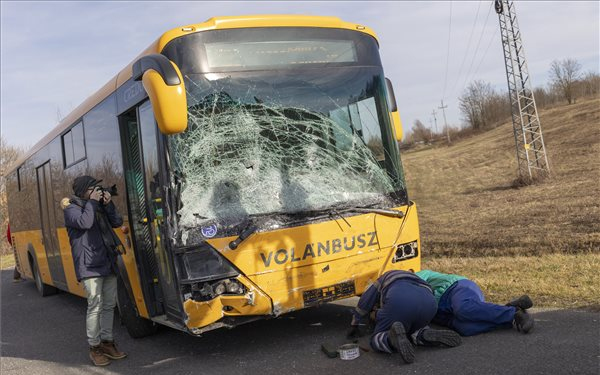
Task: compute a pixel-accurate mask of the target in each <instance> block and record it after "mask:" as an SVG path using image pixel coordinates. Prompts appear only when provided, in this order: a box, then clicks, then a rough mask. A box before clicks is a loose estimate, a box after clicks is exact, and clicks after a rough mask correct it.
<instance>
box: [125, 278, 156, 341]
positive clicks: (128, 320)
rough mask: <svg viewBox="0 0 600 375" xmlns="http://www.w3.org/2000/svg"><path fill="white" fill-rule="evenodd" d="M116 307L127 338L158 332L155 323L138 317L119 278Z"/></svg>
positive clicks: (137, 337) (136, 337)
mask: <svg viewBox="0 0 600 375" xmlns="http://www.w3.org/2000/svg"><path fill="white" fill-rule="evenodd" d="M117 307H118V310H119V315H120V317H121V324H122V325H124V326H125V328H126V329H127V333H129V336H131V337H133V338H134V339H139V338H142V337H146V336H150V335H153V334H155V333H156V331H157V330H158V326H157V325H156V323H154V322H153V321H151V320H149V319H145V318H142V317H141V316H139V315H138V313H137V311H136V309H135V306H134V305H133V301H131V299H130V298H129V296H128V295H127V290H126V289H125V286H124V285H123V282H122V281H121V279H120V278H119V281H118V286H117Z"/></svg>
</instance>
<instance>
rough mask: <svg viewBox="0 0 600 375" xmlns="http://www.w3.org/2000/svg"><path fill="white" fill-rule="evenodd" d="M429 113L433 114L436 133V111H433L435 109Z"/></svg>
mask: <svg viewBox="0 0 600 375" xmlns="http://www.w3.org/2000/svg"><path fill="white" fill-rule="evenodd" d="M431 114H432V115H433V121H435V133H436V134H437V117H435V115H437V112H436V111H435V109H434V110H433V111H431Z"/></svg>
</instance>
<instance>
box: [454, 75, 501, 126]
mask: <svg viewBox="0 0 600 375" xmlns="http://www.w3.org/2000/svg"><path fill="white" fill-rule="evenodd" d="M493 94H494V90H493V89H492V86H491V85H490V84H489V83H486V82H483V81H480V80H476V81H473V82H471V83H469V86H467V88H466V89H465V91H464V92H463V94H462V95H461V96H460V98H458V103H459V104H458V107H459V109H460V112H461V113H462V115H463V118H464V119H465V120H466V121H467V123H468V124H469V126H470V127H471V128H472V129H474V130H479V129H482V128H484V127H485V126H486V121H485V120H486V107H485V104H486V102H487V101H488V100H489V98H490V97H491V96H492V95H493Z"/></svg>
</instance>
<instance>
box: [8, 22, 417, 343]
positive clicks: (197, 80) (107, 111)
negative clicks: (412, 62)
mask: <svg viewBox="0 0 600 375" xmlns="http://www.w3.org/2000/svg"><path fill="white" fill-rule="evenodd" d="M401 137H402V127H401V124H400V118H399V115H398V112H397V107H396V100H395V98H394V94H393V90H392V84H391V82H390V81H389V80H388V79H386V78H385V76H384V72H383V68H382V65H381V60H380V56H379V44H378V40H377V38H376V35H375V33H374V32H373V31H372V30H371V29H370V28H368V27H366V26H363V25H358V24H354V23H348V22H344V21H342V20H340V19H338V18H335V17H317V16H298V15H257V16H239V17H216V18H211V19H209V20H207V21H206V22H204V23H199V24H194V25H189V26H184V27H179V28H176V29H173V30H170V31H168V32H166V33H164V34H163V35H161V36H160V37H159V38H158V39H157V40H156V41H155V42H154V43H153V44H152V45H150V46H149V47H148V48H146V49H145V50H144V51H143V52H142V53H141V54H140V55H139V56H138V57H137V58H136V59H135V60H134V61H133V62H132V63H131V64H129V65H128V66H126V67H125V68H124V69H123V70H121V71H120V72H119V73H118V74H117V75H116V76H115V77H114V78H113V79H111V80H110V81H109V82H108V83H107V84H106V85H105V86H104V87H102V88H101V89H100V90H99V91H98V92H96V93H95V94H93V95H92V96H91V97H89V98H88V99H87V100H85V101H84V102H83V103H82V104H81V105H80V106H79V107H77V108H76V109H75V110H74V111H73V112H72V113H70V114H69V115H68V116H67V117H66V118H65V119H64V120H62V121H61V122H60V123H59V124H58V126H57V127H56V128H55V129H54V130H53V131H52V132H51V133H49V134H48V135H46V136H45V137H44V138H43V139H42V140H41V141H40V142H38V143H37V144H36V145H35V146H34V147H33V148H32V149H31V150H30V151H29V152H28V153H27V154H25V155H24V156H23V157H22V158H21V159H20V160H18V161H17V163H16V164H15V166H14V167H13V168H12V169H11V170H10V172H9V173H8V174H7V176H6V177H7V191H8V208H9V218H10V225H11V230H12V233H13V240H14V241H13V247H14V251H15V253H16V256H17V259H18V263H19V265H20V268H21V271H22V273H23V274H24V276H25V277H27V278H30V279H33V280H34V281H35V283H36V286H37V289H38V290H39V292H40V293H41V294H42V295H44V296H45V295H49V294H52V293H54V292H56V291H57V290H58V289H60V290H63V291H67V292H69V293H73V294H76V295H80V296H84V291H83V288H82V285H81V283H78V282H77V280H76V278H75V271H74V266H73V260H72V256H71V249H70V246H69V240H68V236H67V232H66V229H65V226H64V219H63V213H62V209H61V201H62V200H63V199H64V198H68V197H69V196H70V195H71V194H72V190H71V184H72V182H73V179H74V178H75V177H77V176H79V175H83V174H87V175H91V176H94V177H95V178H97V179H102V180H103V181H104V182H105V183H106V186H107V187H108V186H110V185H112V184H115V185H116V189H117V192H118V195H117V196H115V197H114V198H113V200H114V201H115V204H116V206H117V209H118V210H119V212H121V214H122V215H123V216H124V219H125V224H124V226H123V227H122V228H120V229H117V230H115V232H116V233H117V235H118V236H119V237H120V239H121V241H122V243H123V246H122V249H121V253H122V254H121V255H120V256H119V258H118V259H119V261H118V269H119V270H118V271H119V272H118V273H119V276H120V277H119V292H118V308H119V312H120V314H121V319H122V321H123V323H124V324H125V326H126V327H127V330H128V332H129V333H130V334H131V335H132V336H133V337H141V336H145V335H148V334H151V333H153V332H154V331H155V329H156V327H157V325H158V324H163V325H167V326H170V327H173V328H177V329H180V330H182V331H185V332H188V333H190V334H193V335H199V334H201V333H202V332H205V331H207V330H211V329H215V328H218V327H233V326H235V325H238V324H241V323H245V322H248V321H251V320H254V319H258V318H267V317H274V316H279V315H280V314H284V313H287V312H290V311H294V310H298V309H303V308H306V307H311V306H316V305H319V304H321V303H325V302H329V301H333V300H336V299H341V298H347V297H351V296H356V295H360V294H361V293H362V292H363V291H364V290H365V289H366V287H367V286H368V285H369V284H370V283H372V282H373V281H374V280H375V279H376V278H377V277H378V276H380V275H381V274H382V273H383V272H385V271H387V270H390V269H406V270H414V271H418V270H419V269H420V247H419V245H420V244H419V227H418V220H417V210H416V206H415V204H414V203H413V202H411V201H409V199H408V196H407V192H406V185H405V181H404V174H403V171H402V164H401V160H400V155H399V150H398V142H397V141H399V140H400V139H401Z"/></svg>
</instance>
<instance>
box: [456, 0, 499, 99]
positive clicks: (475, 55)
mask: <svg viewBox="0 0 600 375" xmlns="http://www.w3.org/2000/svg"><path fill="white" fill-rule="evenodd" d="M492 7H493V3H492V2H490V8H489V9H488V13H487V16H486V17H485V23H484V24H483V28H482V29H481V33H480V35H479V40H478V41H477V46H476V47H475V53H473V59H472V60H471V64H470V65H469V69H468V70H467V74H466V75H465V81H464V82H463V85H462V87H463V88H462V89H463V90H464V88H465V86H466V85H467V81H468V78H469V76H470V75H471V69H472V68H473V63H474V62H475V59H476V58H477V51H479V45H480V44H481V39H483V34H484V31H485V28H486V26H487V22H488V19H489V17H490V13H491V11H492ZM496 30H497V29H496ZM494 34H495V32H494Z"/></svg>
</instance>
